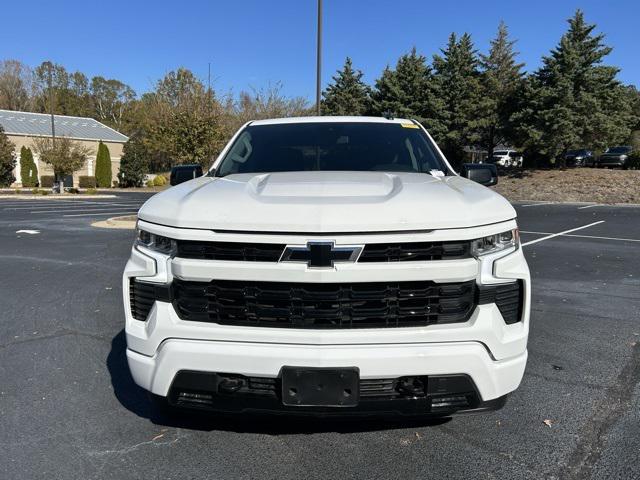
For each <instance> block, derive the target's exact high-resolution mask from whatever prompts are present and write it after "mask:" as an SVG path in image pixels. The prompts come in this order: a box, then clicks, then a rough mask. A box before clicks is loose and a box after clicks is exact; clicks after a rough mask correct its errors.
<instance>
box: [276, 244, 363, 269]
mask: <svg viewBox="0 0 640 480" xmlns="http://www.w3.org/2000/svg"><path fill="white" fill-rule="evenodd" d="M361 251H362V247H361V246H346V247H336V246H335V243H334V242H308V243H307V245H306V246H304V247H297V246H287V247H286V248H285V249H284V253H283V254H282V258H281V259H280V261H281V262H305V263H306V264H307V266H308V267H310V268H331V267H333V264H334V263H336V262H355V261H356V260H357V259H358V257H359V256H360V252H361Z"/></svg>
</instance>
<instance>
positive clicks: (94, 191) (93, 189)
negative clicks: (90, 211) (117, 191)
mask: <svg viewBox="0 0 640 480" xmlns="http://www.w3.org/2000/svg"><path fill="white" fill-rule="evenodd" d="M85 193H86V194H87V195H95V194H96V193H98V190H96V189H95V188H87V190H86V192H85Z"/></svg>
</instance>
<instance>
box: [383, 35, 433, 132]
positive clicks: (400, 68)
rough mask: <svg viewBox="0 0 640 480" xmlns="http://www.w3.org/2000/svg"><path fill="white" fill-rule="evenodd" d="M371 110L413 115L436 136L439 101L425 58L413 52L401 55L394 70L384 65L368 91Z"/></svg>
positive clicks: (406, 116)
mask: <svg viewBox="0 0 640 480" xmlns="http://www.w3.org/2000/svg"><path fill="white" fill-rule="evenodd" d="M372 100H373V112H374V114H376V115H385V114H387V113H390V114H391V115H394V116H397V117H404V118H414V119H416V120H418V121H419V122H420V123H422V124H423V125H424V126H425V128H427V129H428V130H429V132H430V133H431V135H433V136H434V137H435V138H436V139H440V138H441V137H442V134H443V133H444V130H443V125H442V124H441V122H440V117H441V116H442V115H441V109H442V103H441V99H440V93H439V91H438V88H437V85H436V83H435V82H434V81H433V76H432V73H431V68H430V67H429V66H428V65H427V63H426V58H425V57H424V56H423V55H419V54H418V53H417V52H416V49H415V47H414V48H413V49H412V50H411V52H410V53H408V54H405V55H402V56H401V57H400V58H399V59H398V62H397V64H396V68H395V70H391V69H390V68H389V67H387V68H385V69H384V71H383V72H382V75H381V77H380V78H379V79H378V80H376V85H375V90H374V92H373V93H372Z"/></svg>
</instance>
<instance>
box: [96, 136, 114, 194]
mask: <svg viewBox="0 0 640 480" xmlns="http://www.w3.org/2000/svg"><path fill="white" fill-rule="evenodd" d="M96 183H97V184H98V187H100V188H109V187H110V186H111V155H110V154H109V148H107V146H106V145H105V144H104V143H102V142H100V143H99V144H98V155H97V157H96Z"/></svg>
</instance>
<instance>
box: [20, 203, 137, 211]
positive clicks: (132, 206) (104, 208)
mask: <svg viewBox="0 0 640 480" xmlns="http://www.w3.org/2000/svg"><path fill="white" fill-rule="evenodd" d="M139 206H140V205H108V206H104V207H101V206H99V205H89V206H88V207H75V206H74V207H71V208H65V209H58V210H32V211H31V212H29V213H58V212H60V213H62V212H82V211H86V212H92V211H94V210H112V209H114V208H118V207H120V208H126V209H131V208H136V207H139Z"/></svg>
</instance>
